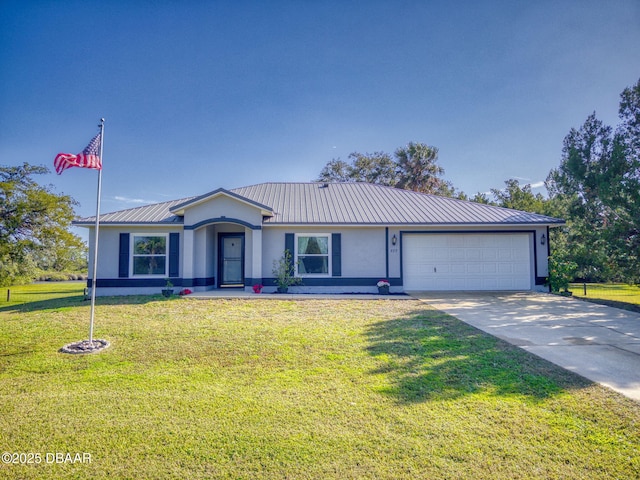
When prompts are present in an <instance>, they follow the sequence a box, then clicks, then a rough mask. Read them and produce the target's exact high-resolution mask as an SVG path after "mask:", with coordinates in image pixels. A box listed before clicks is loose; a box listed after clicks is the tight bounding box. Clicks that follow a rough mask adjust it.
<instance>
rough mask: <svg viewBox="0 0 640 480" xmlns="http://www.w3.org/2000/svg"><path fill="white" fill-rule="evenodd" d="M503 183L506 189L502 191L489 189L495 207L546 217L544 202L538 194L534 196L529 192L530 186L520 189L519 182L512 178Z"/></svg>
mask: <svg viewBox="0 0 640 480" xmlns="http://www.w3.org/2000/svg"><path fill="white" fill-rule="evenodd" d="M504 183H505V185H506V188H504V189H503V190H499V189H497V188H492V189H491V194H492V195H493V197H494V198H495V199H496V205H498V206H499V207H504V208H513V209H515V210H521V211H523V212H532V213H540V214H543V215H546V205H545V203H546V200H545V198H544V197H543V196H542V194H540V193H536V194H535V195H534V194H533V192H532V191H531V185H528V184H527V185H525V186H524V187H521V186H520V182H519V181H518V180H516V179H513V178H511V179H509V180H506V181H505V182H504Z"/></svg>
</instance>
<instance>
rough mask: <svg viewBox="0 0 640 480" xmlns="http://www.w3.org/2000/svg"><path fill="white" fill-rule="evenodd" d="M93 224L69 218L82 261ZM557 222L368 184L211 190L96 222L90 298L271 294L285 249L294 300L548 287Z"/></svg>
mask: <svg viewBox="0 0 640 480" xmlns="http://www.w3.org/2000/svg"><path fill="white" fill-rule="evenodd" d="M94 222H95V218H92V217H89V218H83V219H80V220H78V221H76V222H75V225H79V226H83V227H87V228H89V229H90V242H89V244H90V245H89V248H90V258H93V248H94V247H95V226H94ZM563 224H564V221H563V220H560V219H557V218H551V217H547V216H544V215H537V214H534V213H526V212H521V211H517V210H511V209H506V208H499V207H495V206H490V205H483V204H479V203H474V202H468V201H462V200H457V199H453V198H445V197H439V196H435V195H427V194H423V193H417V192H412V191H407V190H400V189H396V188H391V187H384V186H380V185H372V184H366V183H262V184H258V185H252V186H248V187H242V188H235V189H233V190H226V189H224V188H219V189H217V190H214V191H212V192H209V193H206V194H204V195H200V196H197V197H192V198H184V199H181V200H175V201H169V202H163V203H157V204H154V205H148V206H143V207H138V208H133V209H128V210H122V211H118V212H113V213H107V214H103V215H101V216H100V230H99V232H100V238H99V255H98V268H97V272H98V273H97V276H96V278H97V286H98V289H97V291H96V293H97V294H98V295H120V294H134V293H136V294H138V293H159V292H160V289H161V288H162V287H163V286H164V285H165V284H166V282H167V279H170V281H171V282H172V283H173V285H174V286H175V287H176V288H178V289H180V288H189V289H191V290H193V291H204V290H211V289H218V288H242V289H245V290H247V291H251V289H252V286H253V285H256V284H262V285H264V291H265V292H271V291H274V290H275V283H274V278H273V274H272V270H273V264H274V260H277V259H279V258H281V257H282V255H283V253H284V251H285V249H286V250H289V251H290V252H291V254H292V256H293V259H294V264H295V273H296V275H297V276H299V277H301V279H302V285H300V286H296V287H292V288H291V289H290V291H292V292H324V293H331V292H336V293H338V292H363V293H366V292H371V293H373V292H376V291H377V287H376V284H377V282H378V281H379V280H380V279H388V280H389V282H390V283H391V291H392V292H402V291H410V290H540V291H547V287H545V286H544V283H545V277H546V276H547V275H548V256H549V228H550V227H554V226H559V225H563ZM89 276H90V278H92V276H93V272H92V271H91V270H90V271H89ZM89 285H90V284H89Z"/></svg>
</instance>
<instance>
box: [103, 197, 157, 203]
mask: <svg viewBox="0 0 640 480" xmlns="http://www.w3.org/2000/svg"><path fill="white" fill-rule="evenodd" d="M113 199H114V200H117V201H118V202H122V203H129V204H136V205H140V204H149V203H155V201H154V200H144V199H142V198H129V197H122V196H119V195H116V196H115V197H113Z"/></svg>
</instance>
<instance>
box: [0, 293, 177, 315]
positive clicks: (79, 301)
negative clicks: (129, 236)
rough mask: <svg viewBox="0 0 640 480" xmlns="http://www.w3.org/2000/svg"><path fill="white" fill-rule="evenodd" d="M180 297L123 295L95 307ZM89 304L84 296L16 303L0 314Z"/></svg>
mask: <svg viewBox="0 0 640 480" xmlns="http://www.w3.org/2000/svg"><path fill="white" fill-rule="evenodd" d="M179 298H180V297H177V296H175V297H171V298H165V297H163V296H162V295H124V296H113V297H98V298H96V306H99V305H143V304H145V303H151V302H171V301H176V300H179ZM90 304H91V302H90V301H89V300H88V299H85V297H84V295H72V296H68V297H62V298H51V299H48V300H36V301H30V302H25V303H16V304H12V305H7V306H4V307H0V312H35V311H38V310H56V309H59V308H67V307H83V306H89V305H90Z"/></svg>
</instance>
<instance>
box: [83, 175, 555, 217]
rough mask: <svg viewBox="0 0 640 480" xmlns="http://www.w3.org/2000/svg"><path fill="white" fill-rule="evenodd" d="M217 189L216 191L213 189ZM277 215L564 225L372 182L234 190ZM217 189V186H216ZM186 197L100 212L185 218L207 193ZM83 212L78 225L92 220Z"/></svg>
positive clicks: (113, 214)
mask: <svg viewBox="0 0 640 480" xmlns="http://www.w3.org/2000/svg"><path fill="white" fill-rule="evenodd" d="M214 192H217V190H216V191H214ZM230 192H231V193H233V194H234V195H237V196H239V197H241V198H243V199H246V201H248V202H250V203H252V204H255V205H256V206H257V207H267V208H268V209H270V210H272V211H273V216H271V217H265V218H264V224H265V225H290V224H295V225H300V224H307V225H327V224H328V225H340V224H343V225H416V226H417V225H561V224H564V220H560V219H557V218H552V217H547V216H545V215H539V214H536V213H528V212H521V211H518V210H512V209H508V208H501V207H495V206H492V205H484V204H480V203H475V202H470V201H465V200H458V199H455V198H448V197H439V196H437V195H429V194H424V193H418V192H412V191H409V190H401V189H397V188H392V187H385V186H382V185H373V184H368V183H357V182H356V183H329V184H326V183H324V184H323V183H261V184H258V185H251V186H248V187H241V188H235V189H232V190H230ZM212 193H213V192H212ZM209 195H211V193H209V194H205V195H201V196H198V197H190V198H183V199H181V200H175V201H172V202H163V203H157V204H154V205H148V206H145V207H138V208H134V209H130V210H122V211H119V212H114V213H106V214H104V215H100V222H101V223H103V224H120V223H125V224H170V225H171V224H173V225H175V224H182V223H183V218H182V217H181V216H179V215H174V214H173V213H171V210H174V211H177V210H181V209H182V208H188V206H189V204H191V203H192V202H193V203H199V201H200V200H201V199H203V198H206V197H207V196H209ZM94 221H95V218H92V217H88V218H83V219H80V220H78V221H77V222H75V223H76V224H77V225H90V224H92V223H93V222H94Z"/></svg>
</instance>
